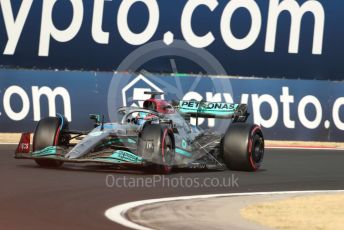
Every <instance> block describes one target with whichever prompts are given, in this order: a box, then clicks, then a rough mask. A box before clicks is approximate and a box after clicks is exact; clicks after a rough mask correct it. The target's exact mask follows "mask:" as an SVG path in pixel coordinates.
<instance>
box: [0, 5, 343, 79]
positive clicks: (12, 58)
mask: <svg viewBox="0 0 344 230" xmlns="http://www.w3.org/2000/svg"><path fill="white" fill-rule="evenodd" d="M343 12H344V1H343V0H309V1H306V0H59V1H58V0H0V15H1V16H0V64H1V65H2V66H5V67H9V68H18V67H20V68H29V69H30V68H38V69H59V70H65V69H69V70H93V71H98V70H100V71H116V70H117V71H122V70H131V71H137V68H134V66H127V65H125V64H124V65H123V63H127V62H128V60H127V59H126V58H127V57H128V56H131V57H132V56H136V57H142V59H140V62H141V64H145V66H144V68H145V69H146V70H148V71H150V72H156V73H161V72H164V73H166V72H167V73H170V72H174V71H175V70H176V67H177V69H178V71H179V72H182V73H199V72H202V73H204V74H211V75H232V76H256V77H273V78H294V79H295V78H296V79H297V78H301V79H330V80H338V79H341V78H342V77H343V76H344V65H343V64H342V56H343V55H342V54H343V52H344V43H343V41H344V26H343V22H344V14H343ZM138 49H139V52H137V51H138ZM176 49H181V50H184V51H185V52H176ZM199 52H201V53H202V52H203V53H206V54H207V55H208V56H211V59H213V60H216V62H218V64H219V65H221V66H223V68H221V69H218V68H217V69H205V66H203V65H202V62H201V63H200V62H199V60H198V59H197V58H196V60H195V58H194V57H195V56H196V55H198V53H199ZM158 57H159V58H158ZM172 58H173V60H171V59H172ZM129 67H131V68H129ZM137 67H138V68H139V67H140V66H137ZM141 67H142V66H141Z"/></svg>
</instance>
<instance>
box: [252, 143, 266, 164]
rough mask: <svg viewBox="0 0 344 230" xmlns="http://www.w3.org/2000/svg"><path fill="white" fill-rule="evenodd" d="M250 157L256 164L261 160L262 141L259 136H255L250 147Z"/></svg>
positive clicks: (262, 151) (262, 153)
mask: <svg viewBox="0 0 344 230" xmlns="http://www.w3.org/2000/svg"><path fill="white" fill-rule="evenodd" d="M252 150H253V151H252V159H253V161H254V162H255V163H256V164H258V163H260V162H261V161H262V159H263V156H264V141H263V140H262V138H261V137H259V138H255V141H254V143H253V148H252Z"/></svg>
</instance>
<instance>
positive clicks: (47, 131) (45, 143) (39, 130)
mask: <svg viewBox="0 0 344 230" xmlns="http://www.w3.org/2000/svg"><path fill="white" fill-rule="evenodd" d="M67 125H68V124H67V122H66V121H65V122H64V125H63V127H62V129H64V128H66V127H67ZM60 133H61V119H59V118H56V117H47V118H44V119H42V120H40V121H39V122H38V125H37V126H36V130H35V134H34V136H33V151H38V150H42V149H44V148H46V147H49V146H57V145H59V142H60V140H61V137H60V136H61V135H60ZM35 161H36V163H37V164H38V165H39V166H41V167H46V168H58V167H60V166H62V165H63V162H62V161H58V160H53V159H35Z"/></svg>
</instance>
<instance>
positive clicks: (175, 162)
mask: <svg viewBox="0 0 344 230" xmlns="http://www.w3.org/2000/svg"><path fill="white" fill-rule="evenodd" d="M146 94H150V95H151V98H150V99H148V100H146V101H145V102H144V103H143V107H142V108H138V107H122V108H119V109H118V115H119V117H120V119H119V121H118V122H116V123H105V122H104V115H103V116H101V115H90V118H91V119H93V120H94V121H95V128H94V129H93V130H91V131H74V130H70V129H69V125H68V121H67V120H66V119H65V118H64V117H63V116H62V115H59V114H58V115H57V117H48V118H44V119H42V120H40V121H39V123H38V125H37V127H36V130H35V132H34V136H33V146H32V147H31V146H30V133H23V134H22V137H21V140H20V143H19V145H18V147H17V150H16V152H15V158H18V159H33V160H35V161H36V163H37V164H38V165H40V166H42V167H59V166H61V165H62V164H63V163H64V162H74V163H85V162H86V163H101V164H108V165H113V166H116V167H119V168H123V167H125V168H128V167H129V168H130V167H135V166H139V167H140V168H142V169H147V170H154V172H155V173H164V174H165V173H169V172H170V171H171V170H172V168H191V169H211V170H224V169H227V168H229V169H231V170H242V171H255V170H257V169H258V168H259V167H260V165H261V163H262V160H263V155H264V137H263V133H262V130H261V129H260V127H259V126H258V125H252V124H248V123H246V120H247V118H248V116H249V113H248V112H247V105H245V104H229V103H215V102H204V101H201V102H198V101H180V102H179V103H175V106H172V105H171V104H169V103H167V102H166V101H164V100H160V99H156V96H157V95H160V94H161V93H160V92H147V93H146ZM190 118H196V125H191V123H190ZM198 118H217V119H231V120H232V122H231V123H230V125H229V127H228V129H227V131H226V132H225V133H224V134H219V133H216V132H213V131H210V130H203V129H201V128H200V127H199V126H198V122H197V121H198ZM73 139H74V140H78V142H77V141H72V140H73ZM31 149H32V150H31ZM136 168H137V167H136Z"/></svg>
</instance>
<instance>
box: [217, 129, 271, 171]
mask: <svg viewBox="0 0 344 230" xmlns="http://www.w3.org/2000/svg"><path fill="white" fill-rule="evenodd" d="M222 153H223V160H224V162H225V164H226V166H227V167H228V168H229V169H231V170H237V171H256V170H258V169H259V168H260V166H261V164H262V162H263V157H264V136H263V133H262V130H261V128H260V127H259V126H258V125H251V124H246V123H233V124H231V125H230V126H229V128H228V130H227V132H226V134H225V136H224V138H223V144H222Z"/></svg>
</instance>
